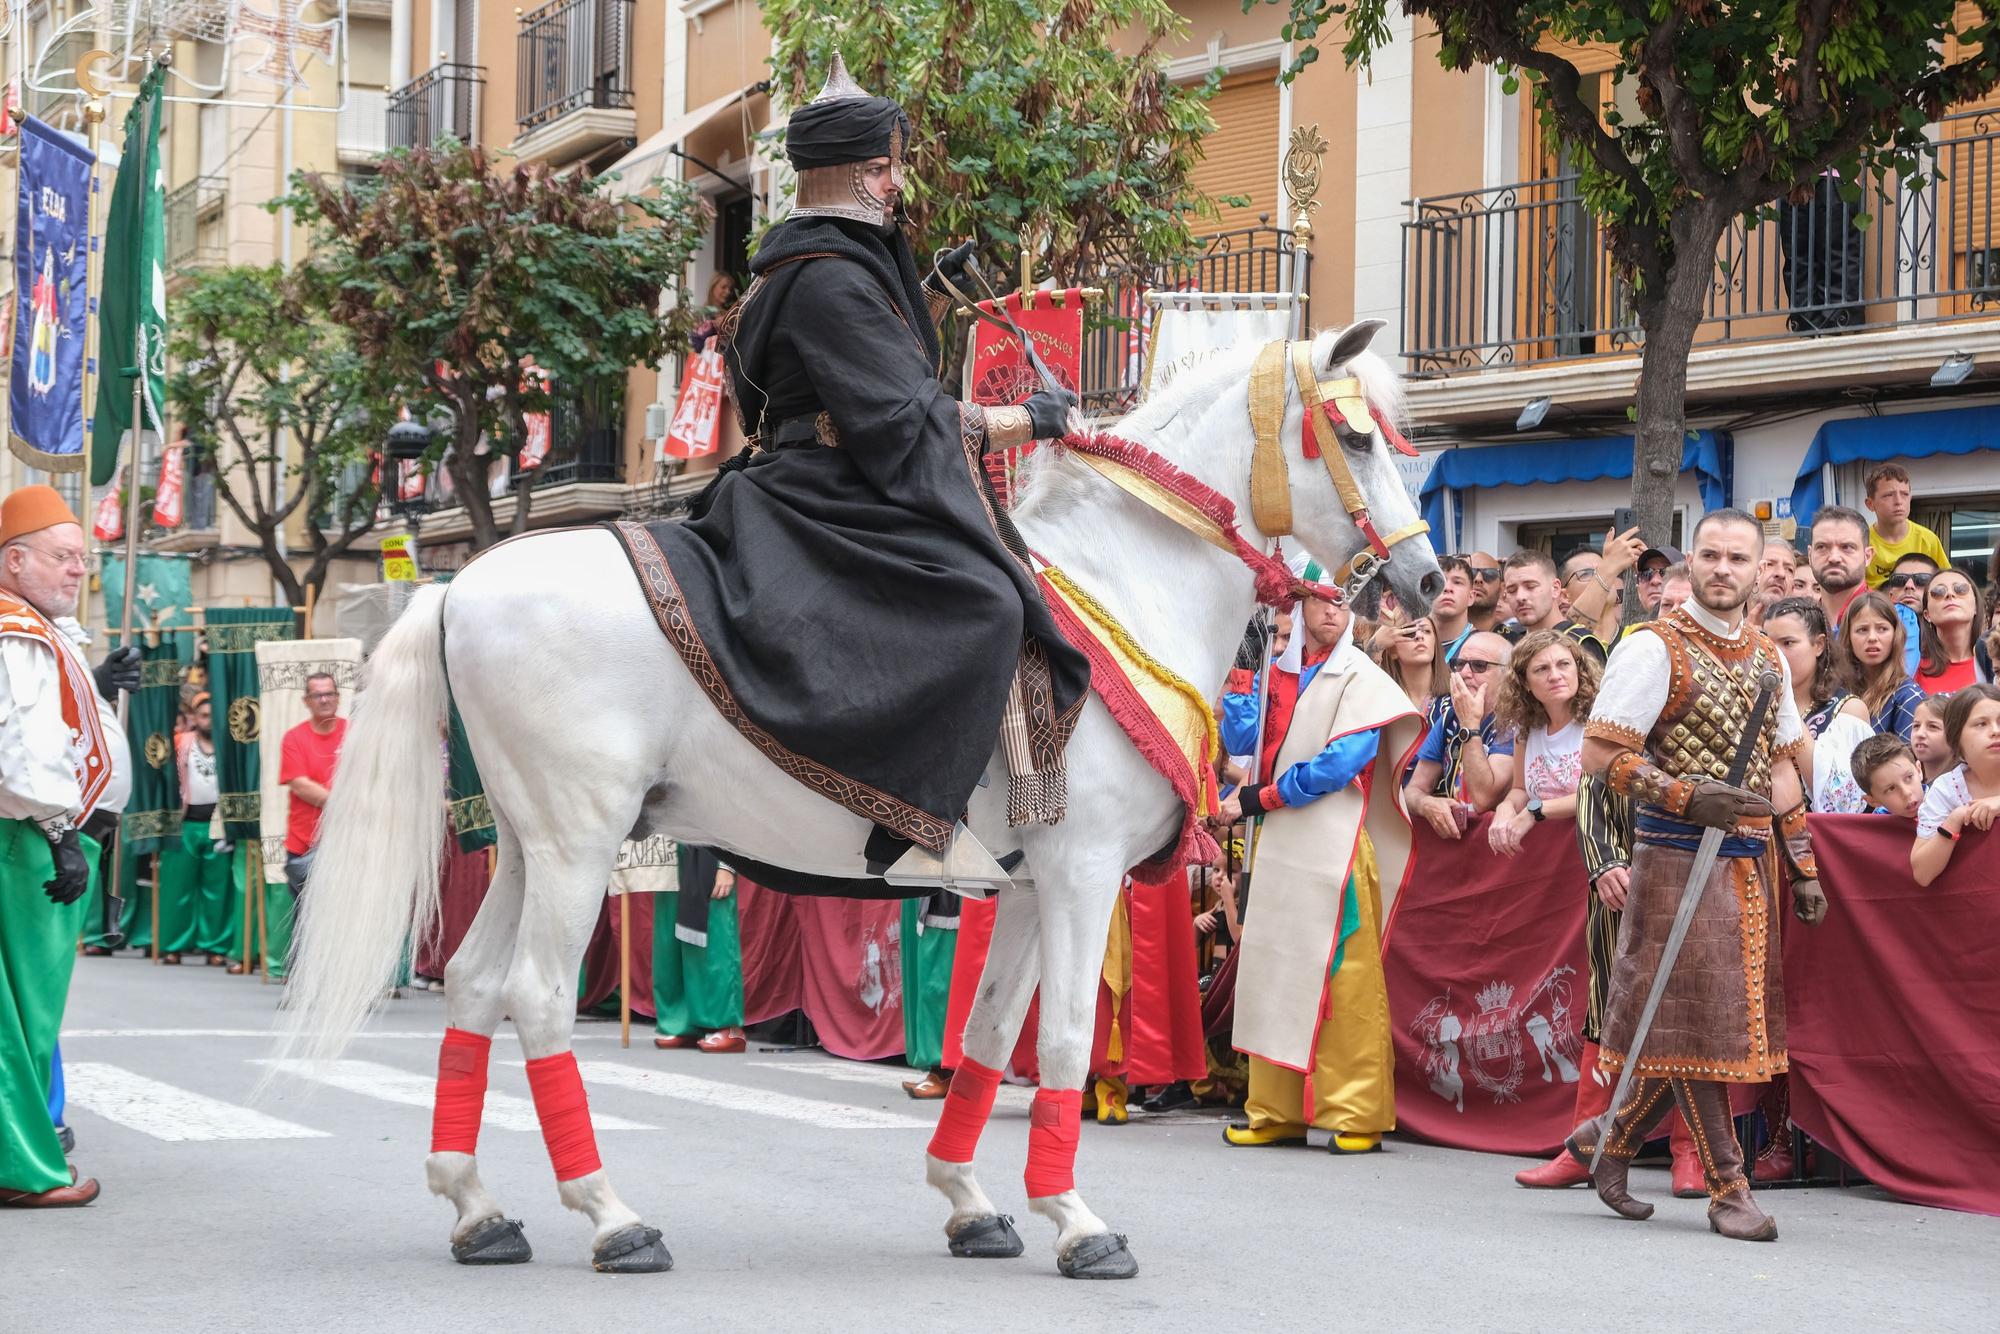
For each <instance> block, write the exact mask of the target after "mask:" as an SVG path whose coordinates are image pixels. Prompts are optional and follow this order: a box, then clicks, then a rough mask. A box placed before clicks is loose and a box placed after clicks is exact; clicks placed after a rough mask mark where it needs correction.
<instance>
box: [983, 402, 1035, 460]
mask: <svg viewBox="0 0 2000 1334" xmlns="http://www.w3.org/2000/svg"><path fill="white" fill-rule="evenodd" d="M985 413H986V447H987V448H988V449H1012V448H1013V447H1014V446H1016V445H1025V444H1027V443H1028V442H1029V441H1030V440H1033V439H1034V438H1035V423H1034V419H1033V418H1031V417H1030V416H1028V410H1027V409H1026V408H1024V407H1019V406H1010V407H998V408H987V409H985Z"/></svg>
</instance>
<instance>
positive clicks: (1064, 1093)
mask: <svg viewBox="0 0 2000 1334" xmlns="http://www.w3.org/2000/svg"><path fill="white" fill-rule="evenodd" d="M1082 1117H1083V1090H1082V1089H1037V1090H1035V1101H1034V1103H1033V1105H1031V1106H1030V1107H1029V1108H1028V1170H1027V1171H1026V1172H1024V1173H1023V1174H1022V1179H1023V1180H1024V1181H1026V1182H1027V1183H1028V1198H1029V1199H1031V1200H1039V1199H1045V1198H1047V1197H1048V1196H1050V1195H1060V1194H1062V1193H1063V1192H1064V1191H1066V1190H1075V1189H1076V1139H1077V1127H1078V1125H1079V1123H1080V1122H1081V1120H1082Z"/></svg>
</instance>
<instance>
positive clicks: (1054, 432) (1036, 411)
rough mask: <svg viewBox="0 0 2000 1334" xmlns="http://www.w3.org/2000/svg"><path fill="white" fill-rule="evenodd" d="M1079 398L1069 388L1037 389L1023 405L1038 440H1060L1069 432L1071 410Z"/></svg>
mask: <svg viewBox="0 0 2000 1334" xmlns="http://www.w3.org/2000/svg"><path fill="white" fill-rule="evenodd" d="M1077 402H1078V399H1077V396H1076V395H1075V394H1072V393H1071V392H1070V391H1069V390H1067V389H1037V390H1036V391H1035V393H1034V397H1032V398H1030V399H1029V400H1028V401H1027V402H1026V403H1023V404H1022V405H1021V406H1022V407H1024V408H1026V409H1027V410H1028V422H1029V424H1030V425H1031V426H1033V427H1034V431H1035V435H1034V438H1035V439H1037V440H1060V439H1062V438H1063V437H1064V436H1066V435H1068V434H1069V410H1070V409H1071V408H1073V407H1075V406H1076V405H1077Z"/></svg>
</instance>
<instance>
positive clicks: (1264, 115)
mask: <svg viewBox="0 0 2000 1334" xmlns="http://www.w3.org/2000/svg"><path fill="white" fill-rule="evenodd" d="M1208 111H1209V114H1210V115H1211V116H1213V117H1215V128H1214V129H1213V130H1211V131H1210V132H1209V134H1208V137H1207V138H1205V139H1203V140H1202V145H1201V146H1202V154H1203V156H1202V160H1201V161H1199V162H1197V163H1196V164H1195V167H1194V171H1193V172H1192V173H1190V176H1189V179H1190V181H1191V183H1192V184H1193V185H1194V187H1195V189H1197V190H1199V191H1201V192H1202V193H1203V194H1205V195H1208V196H1209V197H1210V198H1212V199H1220V198H1221V197H1223V196H1225V195H1240V196H1244V197H1246V198H1248V199H1249V200H1250V206H1249V207H1248V208H1228V207H1221V208H1220V213H1221V216H1220V217H1219V218H1196V219H1195V220H1194V234H1195V235H1196V236H1213V235H1215V234H1216V233H1217V232H1231V231H1239V230H1241V229H1242V228H1245V227H1255V226H1256V225H1257V215H1258V214H1260V213H1263V214H1268V215H1270V219H1271V225H1272V226H1276V225H1277V221H1278V152H1279V146H1278V83H1277V72H1276V71H1275V70H1272V69H1259V70H1252V71H1249V72H1247V73H1243V74H1232V75H1230V76H1229V77H1227V78H1225V79H1224V80H1223V81H1222V86H1221V87H1220V88H1218V89H1217V90H1216V93H1215V96H1214V97H1212V98H1210V99H1209V101H1208Z"/></svg>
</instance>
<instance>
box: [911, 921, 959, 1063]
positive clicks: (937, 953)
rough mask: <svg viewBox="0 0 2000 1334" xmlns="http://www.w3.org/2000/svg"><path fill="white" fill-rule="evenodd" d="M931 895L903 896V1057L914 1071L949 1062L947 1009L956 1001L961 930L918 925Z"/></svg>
mask: <svg viewBox="0 0 2000 1334" xmlns="http://www.w3.org/2000/svg"><path fill="white" fill-rule="evenodd" d="M927 902H929V900H928V899H904V900H903V928H902V930H903V935H902V944H901V946H900V949H901V953H902V964H903V1059H904V1060H905V1061H907V1062H909V1064H910V1068H911V1069H912V1070H935V1069H937V1068H938V1067H939V1066H940V1065H941V1064H942V1063H943V1061H944V1011H945V1006H946V1004H947V1003H949V1001H950V1000H951V958H952V953H953V951H954V950H956V949H957V948H958V932H957V931H953V930H947V929H945V928H943V927H926V928H924V930H923V931H922V932H919V931H918V930H917V924H918V922H919V921H921V920H922V916H923V909H924V904H926V903H927Z"/></svg>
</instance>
